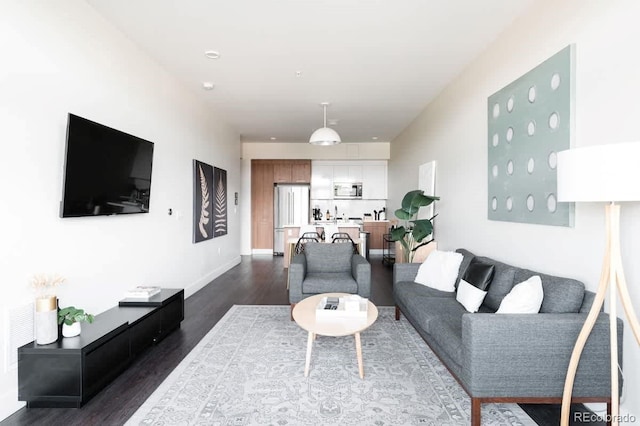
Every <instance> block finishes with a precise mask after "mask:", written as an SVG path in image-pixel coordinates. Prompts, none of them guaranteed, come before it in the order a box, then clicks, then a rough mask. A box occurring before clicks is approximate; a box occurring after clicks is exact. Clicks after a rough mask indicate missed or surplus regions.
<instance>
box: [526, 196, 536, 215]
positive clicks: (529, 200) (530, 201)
mask: <svg viewBox="0 0 640 426" xmlns="http://www.w3.org/2000/svg"><path fill="white" fill-rule="evenodd" d="M535 207H536V201H535V200H534V199H533V195H531V194H529V196H527V210H529V211H530V212H532V211H533V209H534V208H535Z"/></svg>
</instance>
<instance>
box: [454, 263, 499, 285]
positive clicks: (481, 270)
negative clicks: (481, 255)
mask: <svg viewBox="0 0 640 426" xmlns="http://www.w3.org/2000/svg"><path fill="white" fill-rule="evenodd" d="M494 272H495V266H494V265H490V264H488V263H482V262H480V261H479V260H478V259H477V258H474V259H471V263H469V266H468V267H467V269H466V271H464V275H463V276H462V279H463V280H464V281H466V282H467V283H469V284H471V285H473V286H474V287H477V288H478V289H480V290H483V291H486V290H487V287H489V284H490V283H491V280H492V279H493V274H494Z"/></svg>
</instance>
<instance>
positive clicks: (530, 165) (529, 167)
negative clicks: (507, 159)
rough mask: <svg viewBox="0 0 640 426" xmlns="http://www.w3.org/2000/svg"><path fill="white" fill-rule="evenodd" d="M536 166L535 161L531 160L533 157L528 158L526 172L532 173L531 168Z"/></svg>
mask: <svg viewBox="0 0 640 426" xmlns="http://www.w3.org/2000/svg"><path fill="white" fill-rule="evenodd" d="M535 166H536V162H535V161H534V160H533V158H529V161H527V172H529V174H531V173H533V169H534V168H535Z"/></svg>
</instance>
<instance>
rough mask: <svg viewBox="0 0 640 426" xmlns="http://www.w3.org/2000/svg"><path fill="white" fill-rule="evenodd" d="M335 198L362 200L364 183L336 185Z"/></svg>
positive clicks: (334, 186) (334, 188) (334, 185)
mask: <svg viewBox="0 0 640 426" xmlns="http://www.w3.org/2000/svg"><path fill="white" fill-rule="evenodd" d="M333 198H338V199H339V198H344V199H350V198H355V199H357V198H362V182H355V183H334V184H333Z"/></svg>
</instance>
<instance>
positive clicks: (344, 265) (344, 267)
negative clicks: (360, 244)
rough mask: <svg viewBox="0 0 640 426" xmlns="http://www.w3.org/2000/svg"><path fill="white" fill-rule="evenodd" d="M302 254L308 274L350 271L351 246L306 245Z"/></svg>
mask: <svg viewBox="0 0 640 426" xmlns="http://www.w3.org/2000/svg"><path fill="white" fill-rule="evenodd" d="M304 252H305V255H306V258H307V271H308V272H326V271H332V272H349V271H351V256H352V255H353V246H352V245H351V244H327V243H313V242H311V243H306V244H305V246H304Z"/></svg>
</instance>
